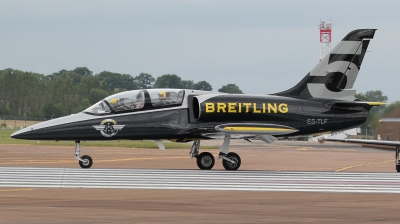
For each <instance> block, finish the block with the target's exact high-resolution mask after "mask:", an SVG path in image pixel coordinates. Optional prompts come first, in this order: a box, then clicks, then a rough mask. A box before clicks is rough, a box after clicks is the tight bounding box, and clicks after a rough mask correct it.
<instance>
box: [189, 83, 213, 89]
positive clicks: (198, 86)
mask: <svg viewBox="0 0 400 224" xmlns="http://www.w3.org/2000/svg"><path fill="white" fill-rule="evenodd" d="M193 89H197V90H204V91H212V86H211V85H210V83H208V82H206V81H200V82H198V83H196V84H194V85H193Z"/></svg>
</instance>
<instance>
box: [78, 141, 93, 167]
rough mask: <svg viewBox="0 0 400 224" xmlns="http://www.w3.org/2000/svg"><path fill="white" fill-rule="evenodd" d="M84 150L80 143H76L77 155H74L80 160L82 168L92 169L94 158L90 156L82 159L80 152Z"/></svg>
mask: <svg viewBox="0 0 400 224" xmlns="http://www.w3.org/2000/svg"><path fill="white" fill-rule="evenodd" d="M82 150H83V149H82V148H81V146H80V141H75V153H74V158H75V159H77V160H79V166H81V167H82V168H85V169H87V168H90V167H91V166H92V165H93V159H92V157H90V156H88V155H84V156H82V157H80V156H79V155H80V152H81V151H82Z"/></svg>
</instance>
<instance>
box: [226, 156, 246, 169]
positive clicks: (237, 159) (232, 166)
mask: <svg viewBox="0 0 400 224" xmlns="http://www.w3.org/2000/svg"><path fill="white" fill-rule="evenodd" d="M226 157H228V158H229V159H231V160H234V161H235V162H236V164H235V163H231V162H228V161H226V160H222V165H223V166H224V168H225V169H226V170H237V169H239V167H240V164H241V163H242V161H241V160H240V156H239V155H238V154H236V153H234V152H230V153H228V155H227V156H226Z"/></svg>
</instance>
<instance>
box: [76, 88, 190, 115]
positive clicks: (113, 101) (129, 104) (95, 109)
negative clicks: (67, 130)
mask: <svg viewBox="0 0 400 224" xmlns="http://www.w3.org/2000/svg"><path fill="white" fill-rule="evenodd" d="M184 94H185V91H184V90H181V89H147V90H146V89H141V90H131V91H126V92H121V93H116V94H114V95H111V96H109V97H107V98H105V99H103V100H100V101H99V102H97V103H95V104H93V105H92V106H91V107H89V108H87V109H86V110H84V111H83V112H86V113H90V114H96V115H101V114H109V113H121V112H133V111H137V110H141V109H156V108H159V107H170V106H179V105H182V102H183V97H184Z"/></svg>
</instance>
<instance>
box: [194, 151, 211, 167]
mask: <svg viewBox="0 0 400 224" xmlns="http://www.w3.org/2000/svg"><path fill="white" fill-rule="evenodd" d="M214 164H215V159H214V156H213V155H212V154H211V153H209V152H202V153H200V155H198V156H197V166H198V167H199V168H200V169H201V170H211V169H212V168H213V167H214Z"/></svg>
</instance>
